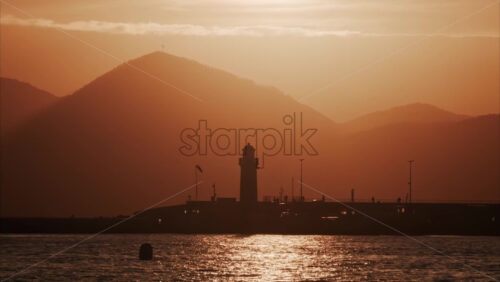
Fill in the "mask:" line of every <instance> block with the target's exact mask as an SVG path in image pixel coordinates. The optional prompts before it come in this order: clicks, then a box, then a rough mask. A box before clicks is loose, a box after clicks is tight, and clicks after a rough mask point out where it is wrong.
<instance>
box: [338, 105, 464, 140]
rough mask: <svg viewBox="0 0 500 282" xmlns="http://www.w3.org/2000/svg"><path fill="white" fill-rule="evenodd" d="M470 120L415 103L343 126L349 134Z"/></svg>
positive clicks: (378, 112)
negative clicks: (398, 125)
mask: <svg viewBox="0 0 500 282" xmlns="http://www.w3.org/2000/svg"><path fill="white" fill-rule="evenodd" d="M467 118H469V116H466V115H460V114H455V113H452V112H449V111H445V110H443V109H440V108H438V107H435V106H433V105H429V104H423V103H413V104H408V105H403V106H399V107H394V108H390V109H387V110H383V111H377V112H373V113H369V114H367V115H363V116H361V117H358V118H355V119H353V120H350V121H348V122H346V123H344V124H342V127H343V130H344V131H345V132H347V133H353V132H359V131H364V130H369V129H373V128H377V127H382V126H386V125H391V124H394V123H432V122H454V121H461V120H464V119H467Z"/></svg>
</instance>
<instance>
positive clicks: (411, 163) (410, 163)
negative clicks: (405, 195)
mask: <svg viewBox="0 0 500 282" xmlns="http://www.w3.org/2000/svg"><path fill="white" fill-rule="evenodd" d="M413 162H414V160H409V161H408V164H409V166H410V180H409V181H408V186H409V188H410V204H411V168H412V165H413Z"/></svg>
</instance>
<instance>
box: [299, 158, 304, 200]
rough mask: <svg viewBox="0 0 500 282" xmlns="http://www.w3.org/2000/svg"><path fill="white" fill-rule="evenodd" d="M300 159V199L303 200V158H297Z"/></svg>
mask: <svg viewBox="0 0 500 282" xmlns="http://www.w3.org/2000/svg"><path fill="white" fill-rule="evenodd" d="M299 161H300V201H301V202H303V201H304V194H302V162H303V161H304V159H299Z"/></svg>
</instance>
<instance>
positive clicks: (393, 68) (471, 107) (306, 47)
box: [0, 0, 500, 121]
mask: <svg viewBox="0 0 500 282" xmlns="http://www.w3.org/2000/svg"><path fill="white" fill-rule="evenodd" d="M6 3H8V4H6ZM498 9H499V5H498V1H496V0H487V1H486V0H477V1H470V0H437V1H430V0H422V1H409V0H406V1H402V0H380V1H367V0H365V1H361V0H360V1H351V0H342V1H324V0H289V1H284V0H269V1H265V0H258V1H256V0H253V1H250V0H246V1H243V0H239V1H234V0H232V1H229V0H204V1H158V0H149V1H98V0H93V1H62V0H57V1H56V0H51V1H43V3H42V2H41V1H25V0H8V1H7V2H4V3H2V4H1V23H2V25H1V34H0V37H1V41H0V44H1V49H0V51H1V64H0V67H1V75H2V76H6V77H11V78H17V79H20V80H23V81H27V82H29V83H31V84H33V85H35V86H37V87H40V88H42V89H45V90H48V91H50V92H52V93H54V94H56V95H66V94H70V93H72V92H73V91H75V90H76V89H78V88H80V87H81V86H83V85H84V84H86V83H88V82H90V81H91V80H92V79H94V78H96V77H97V76H99V75H101V74H103V73H104V72H106V71H109V70H110V69H112V68H113V67H115V66H117V65H118V64H119V63H120V61H122V60H129V59H132V58H135V57H138V56H141V55H144V54H147V53H149V52H152V51H155V50H159V49H161V48H162V45H163V46H164V47H163V48H164V50H165V51H166V52H169V53H172V54H175V55H179V56H185V57H189V58H192V59H195V60H197V61H200V62H201V63H205V64H208V65H211V66H214V67H217V68H221V69H224V70H227V71H230V72H232V73H235V74H237V75H239V76H243V77H248V78H251V79H253V80H255V81H257V82H259V83H262V84H267V85H273V86H276V87H278V88H279V89H281V90H283V91H284V92H285V93H287V94H289V95H292V96H293V97H295V98H297V99H301V98H302V99H301V102H304V103H306V104H308V105H311V106H312V107H314V108H315V109H317V110H319V111H321V112H323V113H325V114H326V115H328V116H329V117H330V118H332V119H334V120H335V121H345V120H348V119H351V118H353V117H356V116H358V115H361V114H364V113H368V112H371V111H375V110H380V109H385V108H388V107H392V106H396V105H401V104H407V103H413V102H424V103H431V104H434V105H436V106H439V107H442V108H444V109H447V110H451V111H454V112H458V113H464V114H472V115H475V114H483V113H491V112H499V97H498V93H499V79H498V77H499V75H500V74H499V47H500V46H499V13H498ZM60 30H62V31H64V32H65V33H67V34H64V33H62V32H60ZM71 36H73V37H76V38H78V39H75V38H72V37H71ZM79 40H82V41H83V42H85V43H82V41H79ZM87 44H88V45H87ZM89 45H91V46H93V47H89ZM94 47H95V48H99V49H100V50H101V51H103V52H106V53H107V54H103V52H100V51H98V50H96V49H95V48H94ZM112 57H114V58H112ZM172 83H173V84H175V82H172Z"/></svg>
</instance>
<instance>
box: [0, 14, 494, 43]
mask: <svg viewBox="0 0 500 282" xmlns="http://www.w3.org/2000/svg"><path fill="white" fill-rule="evenodd" d="M0 23H1V24H3V25H17V26H30V27H41V28H55V29H61V30H67V31H87V32H102V33H115V34H128V35H148V34H149V35H183V36H252V37H263V36H299V37H327V36H337V37H346V36H364V37H438V36H439V37H454V38H463V37H488V38H498V37H499V35H498V34H490V33H475V34H444V33H439V34H418V33H372V32H362V31H358V30H330V29H312V28H305V27H289V26H275V25H239V26H204V25H194V24H160V23H154V22H147V23H144V22H142V23H141V22H139V23H125V22H106V21H93V20H91V21H73V22H69V23H57V22H54V21H53V20H49V19H21V18H17V17H13V16H10V15H6V16H3V17H2V18H1V20H0Z"/></svg>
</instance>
